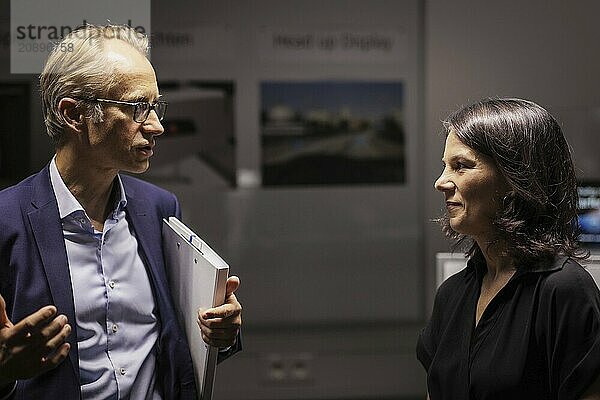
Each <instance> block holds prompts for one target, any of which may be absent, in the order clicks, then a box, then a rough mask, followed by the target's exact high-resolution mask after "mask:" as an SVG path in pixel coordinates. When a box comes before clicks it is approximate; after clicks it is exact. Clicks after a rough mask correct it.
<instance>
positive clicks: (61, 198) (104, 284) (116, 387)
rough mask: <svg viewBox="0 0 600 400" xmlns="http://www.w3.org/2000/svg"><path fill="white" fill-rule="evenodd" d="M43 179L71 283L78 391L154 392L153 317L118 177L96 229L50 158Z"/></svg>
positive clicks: (150, 395) (105, 395) (121, 395)
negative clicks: (52, 199) (114, 196)
mask: <svg viewBox="0 0 600 400" xmlns="http://www.w3.org/2000/svg"><path fill="white" fill-rule="evenodd" d="M50 180H51V182H52V187H53V189H54V194H55V195H56V200H57V202H58V210H59V214H60V218H61V221H62V227H63V235H64V239H65V246H66V249H67V258H68V261H69V270H70V274H71V282H72V286H73V298H74V302H75V319H76V321H75V322H76V324H77V348H78V351H79V374H80V384H81V392H82V396H83V398H84V399H131V400H137V399H148V400H150V399H151V400H157V399H161V396H160V394H159V389H158V387H155V380H156V351H155V346H156V341H157V339H158V329H159V327H158V318H157V313H156V309H155V304H154V298H153V295H152V289H151V286H150V280H149V278H148V275H147V273H146V268H145V267H144V264H143V262H142V260H141V258H140V256H139V253H138V243H137V240H136V237H135V235H134V233H133V230H132V229H131V227H130V226H129V223H128V222H127V219H126V218H125V209H126V207H127V199H126V197H125V189H124V188H123V184H122V183H121V179H120V178H119V177H118V176H117V179H116V181H115V184H117V183H118V187H117V188H116V190H119V192H118V194H119V196H118V198H119V200H118V202H117V203H116V204H115V208H114V210H113V211H112V212H111V213H110V214H109V215H108V217H107V218H106V221H105V222H104V229H103V231H102V232H99V231H96V230H95V229H94V227H93V226H92V224H91V221H90V218H89V217H88V216H87V214H86V212H85V210H84V209H83V207H82V206H81V204H79V202H78V201H77V199H76V198H75V197H74V196H73V194H72V193H71V192H70V191H69V189H68V188H67V187H66V185H65V183H64V182H63V180H62V178H61V176H60V174H59V172H58V169H57V168H56V162H55V159H52V161H51V163H50ZM71 323H73V322H72V321H71Z"/></svg>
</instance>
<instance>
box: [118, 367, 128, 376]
mask: <svg viewBox="0 0 600 400" xmlns="http://www.w3.org/2000/svg"><path fill="white" fill-rule="evenodd" d="M125 372H127V370H126V369H125V368H119V373H120V374H121V375H125Z"/></svg>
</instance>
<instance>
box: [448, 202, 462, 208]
mask: <svg viewBox="0 0 600 400" xmlns="http://www.w3.org/2000/svg"><path fill="white" fill-rule="evenodd" d="M454 207H462V204H461V203H459V202H457V201H447V202H446V208H454Z"/></svg>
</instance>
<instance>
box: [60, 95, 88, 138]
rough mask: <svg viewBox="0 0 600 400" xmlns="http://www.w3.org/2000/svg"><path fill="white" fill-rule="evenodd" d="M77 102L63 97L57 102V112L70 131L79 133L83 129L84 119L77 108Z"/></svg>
mask: <svg viewBox="0 0 600 400" xmlns="http://www.w3.org/2000/svg"><path fill="white" fill-rule="evenodd" d="M77 103H78V101H77V100H75V99H72V98H70V97H63V98H62V99H60V101H59V102H58V112H59V113H60V115H61V116H62V117H63V119H64V121H65V123H66V124H67V126H68V127H69V128H71V130H73V131H75V132H81V131H82V130H83V129H85V118H84V116H83V114H82V113H81V110H80V109H79V107H77Z"/></svg>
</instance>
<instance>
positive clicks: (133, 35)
mask: <svg viewBox="0 0 600 400" xmlns="http://www.w3.org/2000/svg"><path fill="white" fill-rule="evenodd" d="M114 39H117V40H122V41H124V42H126V43H128V44H129V45H131V46H132V47H133V48H134V49H136V50H137V51H139V52H140V53H141V54H143V55H144V56H145V57H147V56H148V48H149V43H148V37H147V36H146V35H144V34H142V33H139V32H137V31H136V30H134V29H133V28H131V27H129V26H127V25H104V26H99V25H90V24H87V25H84V26H82V27H80V28H77V29H75V30H73V31H72V32H71V33H69V34H68V35H67V36H65V37H64V38H63V39H62V40H61V41H60V42H59V43H58V44H57V45H56V46H55V47H54V49H53V50H52V52H51V53H50V55H49V56H48V60H47V61H46V65H45V66H44V70H43V71H42V74H41V75H40V94H41V99H42V111H43V113H44V122H45V124H46V131H47V133H48V135H49V136H50V137H51V138H52V140H53V141H54V143H55V144H56V145H59V144H60V143H61V140H62V134H63V131H64V127H65V120H64V119H63V117H62V115H60V112H59V111H58V103H59V102H60V100H61V99H63V98H65V97H70V98H73V99H76V100H78V104H77V107H78V108H80V109H82V110H83V114H84V115H85V117H87V118H90V119H91V120H92V121H93V122H96V123H97V122H100V121H102V117H103V112H102V108H101V107H100V105H99V104H97V103H93V102H89V101H86V100H89V99H93V98H96V97H101V96H105V95H107V94H108V93H109V92H110V90H111V89H112V88H114V87H115V86H116V85H118V84H119V79H118V74H116V70H117V68H118V64H115V63H114V62H113V61H109V60H108V59H107V57H106V55H105V53H104V46H105V43H106V41H108V40H114Z"/></svg>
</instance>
